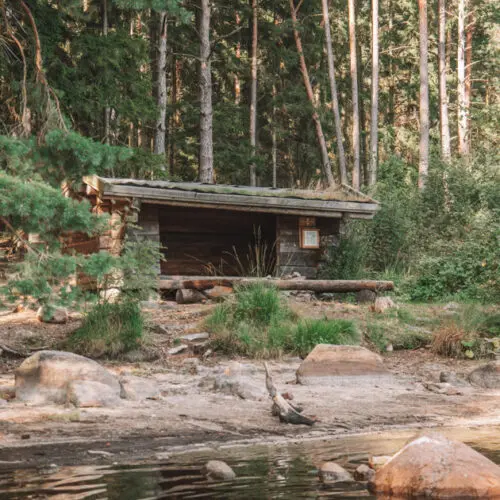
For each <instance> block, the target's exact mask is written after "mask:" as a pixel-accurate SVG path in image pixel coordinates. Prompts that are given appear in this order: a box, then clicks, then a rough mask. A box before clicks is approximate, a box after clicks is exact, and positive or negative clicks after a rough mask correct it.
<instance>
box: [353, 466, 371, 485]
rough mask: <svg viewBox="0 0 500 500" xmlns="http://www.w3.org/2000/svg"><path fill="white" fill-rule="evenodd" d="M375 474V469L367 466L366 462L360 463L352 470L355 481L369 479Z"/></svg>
mask: <svg viewBox="0 0 500 500" xmlns="http://www.w3.org/2000/svg"><path fill="white" fill-rule="evenodd" d="M374 476H375V471H374V470H373V469H372V468H371V467H368V465H366V464H361V465H360V466H359V467H358V468H357V469H356V470H355V471H354V479H355V480H356V481H371V480H372V479H373V478H374Z"/></svg>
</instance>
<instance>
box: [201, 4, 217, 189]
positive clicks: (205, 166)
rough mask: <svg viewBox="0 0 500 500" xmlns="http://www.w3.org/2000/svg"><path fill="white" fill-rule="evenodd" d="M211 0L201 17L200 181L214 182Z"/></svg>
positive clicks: (202, 10)
mask: <svg viewBox="0 0 500 500" xmlns="http://www.w3.org/2000/svg"><path fill="white" fill-rule="evenodd" d="M210 8H211V7H210V0H201V19H200V181H201V182H206V183H212V182H213V178H214V151H213V149H214V148H213V137H212V119H213V109H212V68H211V62H210V15H211V12H210Z"/></svg>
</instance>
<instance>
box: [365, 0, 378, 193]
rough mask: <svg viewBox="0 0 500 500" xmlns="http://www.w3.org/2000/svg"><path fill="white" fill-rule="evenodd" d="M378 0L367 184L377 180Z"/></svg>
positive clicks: (374, 1) (374, 7)
mask: <svg viewBox="0 0 500 500" xmlns="http://www.w3.org/2000/svg"><path fill="white" fill-rule="evenodd" d="M378 48H379V47H378V0H372V96H371V118H370V172H369V176H370V177H369V182H368V183H369V185H370V186H372V185H373V184H375V183H376V182H377V166H378V79H379V50H378Z"/></svg>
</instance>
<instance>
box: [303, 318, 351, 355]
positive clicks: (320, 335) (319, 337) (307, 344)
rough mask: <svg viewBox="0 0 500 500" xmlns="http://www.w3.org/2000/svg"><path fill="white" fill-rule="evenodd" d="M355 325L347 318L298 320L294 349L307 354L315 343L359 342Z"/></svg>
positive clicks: (348, 343) (347, 343)
mask: <svg viewBox="0 0 500 500" xmlns="http://www.w3.org/2000/svg"><path fill="white" fill-rule="evenodd" d="M359 340H360V335H359V332H358V329H357V328H356V325H355V324H354V323H353V322H352V321H350V320H347V319H334V320H326V319H316V320H311V319H306V320H302V321H299V323H298V324H297V327H296V329H295V335H294V343H293V344H294V350H295V351H296V352H297V353H298V354H299V355H301V356H307V354H309V352H310V351H311V350H312V349H313V348H314V346H315V345H317V344H342V345H344V344H346V345H350V344H359Z"/></svg>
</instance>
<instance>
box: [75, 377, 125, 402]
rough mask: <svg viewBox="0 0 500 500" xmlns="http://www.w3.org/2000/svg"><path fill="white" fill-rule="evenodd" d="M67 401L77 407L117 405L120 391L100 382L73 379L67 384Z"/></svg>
mask: <svg viewBox="0 0 500 500" xmlns="http://www.w3.org/2000/svg"><path fill="white" fill-rule="evenodd" d="M67 402H68V403H71V404H73V405H75V406H76V407H78V408H100V407H106V406H108V407H111V406H117V405H119V404H120V393H119V392H116V389H115V388H114V387H110V386H109V385H105V384H101V383H100V382H94V381H91V380H73V381H71V382H69V384H68V390H67Z"/></svg>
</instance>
